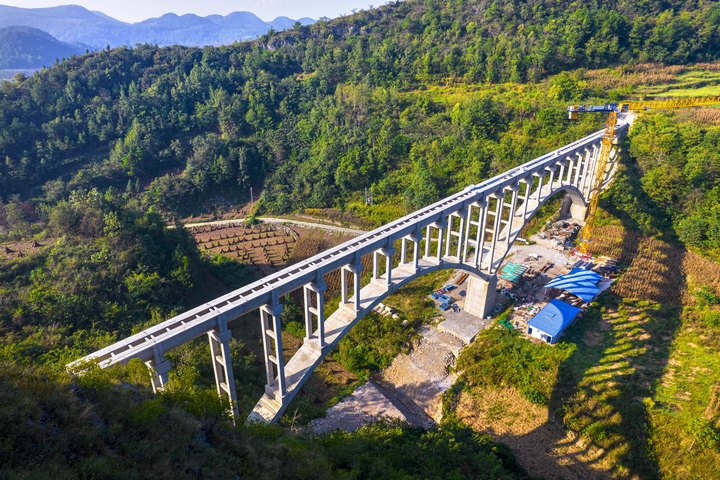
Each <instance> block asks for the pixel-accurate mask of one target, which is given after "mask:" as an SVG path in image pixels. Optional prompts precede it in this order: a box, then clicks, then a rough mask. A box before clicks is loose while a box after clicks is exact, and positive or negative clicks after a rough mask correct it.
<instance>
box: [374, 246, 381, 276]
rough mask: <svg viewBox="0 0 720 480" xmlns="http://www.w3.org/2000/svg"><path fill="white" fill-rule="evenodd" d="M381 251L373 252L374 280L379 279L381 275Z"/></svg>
mask: <svg viewBox="0 0 720 480" xmlns="http://www.w3.org/2000/svg"><path fill="white" fill-rule="evenodd" d="M379 253H380V252H378V251H375V252H373V273H372V278H373V280H375V279H377V278H378V276H379V273H380V264H379V260H378V255H379Z"/></svg>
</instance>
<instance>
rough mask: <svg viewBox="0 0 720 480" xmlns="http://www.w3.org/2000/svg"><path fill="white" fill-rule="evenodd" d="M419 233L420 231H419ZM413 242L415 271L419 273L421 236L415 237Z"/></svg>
mask: <svg viewBox="0 0 720 480" xmlns="http://www.w3.org/2000/svg"><path fill="white" fill-rule="evenodd" d="M418 232H419V231H418ZM412 242H413V269H414V270H415V271H416V272H417V271H418V268H419V267H420V242H421V239H420V235H419V234H418V235H415V239H414V240H413V241H412Z"/></svg>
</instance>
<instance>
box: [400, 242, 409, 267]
mask: <svg viewBox="0 0 720 480" xmlns="http://www.w3.org/2000/svg"><path fill="white" fill-rule="evenodd" d="M406 240H407V237H403V238H402V240H400V265H405V264H406V263H407V246H406V243H405V242H406Z"/></svg>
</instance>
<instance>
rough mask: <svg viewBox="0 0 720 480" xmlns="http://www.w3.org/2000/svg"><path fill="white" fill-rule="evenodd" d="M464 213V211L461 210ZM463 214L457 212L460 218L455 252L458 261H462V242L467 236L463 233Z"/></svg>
mask: <svg viewBox="0 0 720 480" xmlns="http://www.w3.org/2000/svg"><path fill="white" fill-rule="evenodd" d="M462 213H463V214H464V212H462ZM463 214H459V215H458V217H459V218H460V228H459V229H458V231H457V239H458V246H457V254H456V255H455V256H456V257H457V258H458V263H462V261H463V243H464V242H465V239H466V238H467V237H466V236H465V235H464V233H465V216H464V215H463Z"/></svg>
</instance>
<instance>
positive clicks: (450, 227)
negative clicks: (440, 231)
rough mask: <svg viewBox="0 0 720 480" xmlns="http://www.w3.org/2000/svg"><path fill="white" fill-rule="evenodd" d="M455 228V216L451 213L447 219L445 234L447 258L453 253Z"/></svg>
mask: <svg viewBox="0 0 720 480" xmlns="http://www.w3.org/2000/svg"><path fill="white" fill-rule="evenodd" d="M454 228H455V214H454V213H451V214H450V215H448V217H447V229H446V230H447V231H446V232H445V256H446V257H449V256H450V254H451V253H452V252H451V251H450V249H451V248H452V238H453V232H454Z"/></svg>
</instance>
